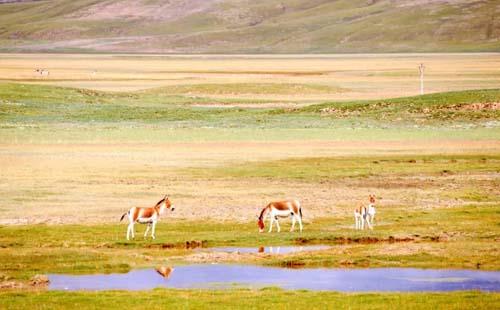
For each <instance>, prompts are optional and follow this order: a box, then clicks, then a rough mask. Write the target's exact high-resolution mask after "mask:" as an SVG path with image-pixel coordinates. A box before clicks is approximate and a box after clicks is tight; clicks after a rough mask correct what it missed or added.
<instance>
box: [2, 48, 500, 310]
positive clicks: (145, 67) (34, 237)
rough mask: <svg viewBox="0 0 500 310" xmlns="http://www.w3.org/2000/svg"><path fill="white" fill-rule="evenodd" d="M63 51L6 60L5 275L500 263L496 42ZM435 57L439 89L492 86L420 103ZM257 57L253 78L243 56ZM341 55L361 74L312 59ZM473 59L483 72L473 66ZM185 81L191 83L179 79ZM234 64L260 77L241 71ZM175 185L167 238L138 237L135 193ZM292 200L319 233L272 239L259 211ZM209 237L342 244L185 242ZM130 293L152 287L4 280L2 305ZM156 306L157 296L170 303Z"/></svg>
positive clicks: (427, 297) (270, 293) (313, 296)
mask: <svg viewBox="0 0 500 310" xmlns="http://www.w3.org/2000/svg"><path fill="white" fill-rule="evenodd" d="M57 57H63V58H65V60H67V62H62V61H59V60H58V59H57ZM57 57H56V56H53V55H43V56H42V55H9V56H6V57H3V56H2V58H1V59H0V61H1V62H2V64H3V66H1V68H0V71H2V75H1V76H2V77H3V78H4V82H5V83H0V166H1V169H0V224H1V225H2V226H0V261H2V264H1V266H0V276H1V281H3V282H6V281H7V282H8V281H17V282H19V283H24V285H26V283H27V281H28V279H30V278H31V277H32V276H33V275H35V274H38V273H42V274H43V273H53V272H62V273H95V272H116V271H123V272H125V271H128V270H130V269H133V268H141V267H150V266H156V265H159V264H168V265H176V264H185V263H196V262H214V261H215V262H228V263H231V262H239V263H241V262H243V263H252V264H265V265H273V266H307V267H317V266H329V267H330V266H332V267H346V268H359V267H374V266H388V267H423V268H467V269H476V268H479V269H486V270H499V268H500V267H499V265H498V259H497V258H498V256H499V254H500V253H499V248H498V246H497V243H498V240H499V238H500V230H499V226H498V225H499V223H498V214H499V213H500V196H499V193H498V188H499V185H500V179H499V175H500V155H499V154H500V153H499V149H500V140H499V136H500V130H499V127H498V119H499V116H500V115H499V107H498V103H499V102H500V90H499V89H498V85H499V83H498V81H499V75H498V74H499V71H498V70H497V69H496V68H498V67H499V66H495V64H497V63H498V61H499V58H498V55H496V54H495V55H451V56H450V55H446V56H443V55H441V56H438V55H415V56H401V55H400V56H398V55H396V56H394V58H393V59H392V60H391V61H390V65H387V63H389V61H388V59H389V58H388V57H389V56H387V55H386V56H365V57H361V56H352V58H350V59H346V58H345V57H347V56H344V58H342V57H340V58H336V57H326V58H321V57H319V58H314V57H313V58H312V59H308V58H304V59H295V58H293V57H292V58H287V57H278V58H277V59H274V57H250V58H248V59H247V58H244V57H241V58H238V57H236V58H229V59H226V57H221V58H220V59H219V58H209V59H208V60H206V61H205V59H201V58H198V57H193V58H187V59H186V58H183V57H178V58H175V57H166V58H162V57H159V58H156V57H142V56H126V57H125V56H103V55H99V56H93V55H87V56H81V55H64V56H57ZM384 57H385V58H384ZM420 58H422V59H426V63H429V62H435V64H436V67H434V66H431V67H433V68H436V70H437V68H440V69H439V70H441V71H439V72H440V73H434V72H429V74H430V76H432V75H433V74H436V75H434V76H433V78H432V79H431V80H434V82H435V84H434V85H436V88H430V89H431V90H432V91H442V90H462V89H468V88H491V89H483V90H464V91H456V92H446V93H434V94H428V95H425V96H413V97H401V96H404V95H406V94H411V95H414V94H415V89H414V88H415V87H414V86H415V85H413V84H415V82H416V80H415V76H413V74H409V75H406V73H405V74H403V75H400V74H396V73H397V72H398V70H406V69H404V68H408V70H409V69H410V68H413V66H414V63H413V62H414V60H420ZM247 62H248V63H251V64H252V70H253V71H252V72H249V69H248V68H244V65H243V64H245V63H247ZM438 64H439V65H440V66H442V67H439V66H438ZM34 66H44V67H48V68H51V66H54V67H56V68H57V66H60V67H59V68H58V69H54V70H52V69H51V70H52V72H53V74H52V73H51V76H50V78H49V79H46V80H41V79H34V78H33V77H32V76H31V74H32V67H34ZM91 66H96V67H98V68H99V70H98V78H96V80H92V79H90V78H89V77H88V75H85V74H88V73H89V72H90V71H89V70H90V67H91ZM328 66H339V67H341V66H346V67H345V70H344V71H343V72H344V73H343V75H342V76H341V75H338V74H340V72H341V71H335V70H332V71H329V73H325V74H323V73H321V74H319V73H314V72H313V71H315V70H317V71H319V70H320V68H322V69H325V68H326V69H325V70H327V69H328ZM349 66H350V67H349ZM384 66H385V67H384ZM387 66H390V68H389V67H387ZM358 67H361V68H363V69H357V68H358ZM347 68H350V69H347ZM384 68H385V69H384ZM457 68H468V69H469V70H470V71H469V72H475V74H476V76H475V77H473V76H472V75H463V74H462V73H460V74H459V73H457V71H460V70H459V69H457ZM130 70H137V72H140V76H135V75H134V74H133V73H132V72H131V71H130ZM162 70H163V71H164V70H166V72H167V73H162V72H160V71H162ZM197 70H198V71H197ZM384 70H387V71H384ZM264 71H265V72H264ZM429 71H432V70H429ZM345 72H349V73H348V74H347V73H345ZM377 72H378V73H377ZM381 72H391V73H390V74H388V75H385V73H384V74H382V73H381ZM101 74H103V76H102V77H101V76H99V75H101ZM371 74H373V75H371ZM378 74H382V75H384V77H382V76H379V75H378ZM172 76H174V79H176V80H172V81H170V80H168V79H169V78H170V77H172ZM181 76H183V77H189V79H185V80H184V79H183V78H180V77H181ZM146 78H147V79H146ZM233 78H234V79H236V80H238V79H240V78H241V81H240V80H238V83H234V82H232V83H229V82H228V81H233V80H234V79H233ZM148 79H150V80H148ZM207 80H208V81H209V82H207ZM438 80H439V81H438ZM141 81H147V83H144V84H141V83H142V82H141ZM149 81H152V82H151V83H150V82H149ZM186 81H189V82H186ZM410 81H411V83H412V85H411V86H410ZM122 82H123V83H122ZM191 82H192V83H191ZM240 82H241V83H243V84H239V83H240ZM358 82H359V83H358ZM123 85H126V86H125V87H122V86H123ZM437 85H439V86H437ZM62 86H72V87H75V88H67V87H62ZM129 86H133V87H129ZM226 86H227V87H226ZM365 86H366V87H367V88H365ZM375 88H377V90H376V89H375ZM136 89H140V90H138V91H136ZM378 89H380V90H381V91H379V90H378ZM109 90H113V91H109ZM120 90H124V91H120ZM342 96H344V97H342ZM388 97H400V98H390V99H388ZM360 98H361V99H360ZM340 99H342V100H340ZM164 193H169V194H170V195H171V197H172V200H173V202H174V203H175V204H176V205H177V208H176V211H175V212H174V213H171V214H168V215H167V216H166V217H165V218H163V219H162V223H161V224H160V225H159V226H158V230H157V236H158V239H157V240H156V241H143V240H140V239H141V238H139V240H137V241H133V242H126V241H125V238H124V236H125V225H124V224H123V223H121V224H120V223H118V219H119V217H120V215H121V214H122V213H123V212H125V211H126V210H127V209H128V208H130V207H131V206H135V205H145V206H149V205H151V204H153V203H154V202H155V201H156V200H158V199H159V198H161V196H162V195H163V194H164ZM370 193H374V194H376V196H377V212H378V213H377V220H376V221H377V223H376V227H375V229H374V230H373V231H363V232H360V231H355V230H354V229H353V219H352V212H353V209H354V208H355V207H357V206H359V205H360V204H365V203H366V202H367V197H368V194H370ZM284 198H299V199H300V200H301V201H302V204H303V206H304V221H305V231H304V232H303V233H302V234H299V233H289V232H288V231H287V230H288V228H289V223H288V221H287V220H284V221H282V233H280V234H267V233H266V234H258V233H257V227H256V224H255V215H256V214H257V213H258V212H259V210H260V209H261V208H262V207H263V206H264V205H265V204H266V203H267V202H268V201H270V200H274V199H284ZM20 210H22V212H20ZM142 229H143V227H139V229H138V230H139V231H138V236H141V233H142ZM192 240H198V241H204V242H205V246H223V245H246V246H256V247H257V246H264V245H286V244H330V245H332V248H331V249H329V250H326V251H324V252H314V253H300V254H291V255H285V256H269V255H257V254H256V255H245V254H227V255H221V254H220V253H219V254H209V253H198V252H194V251H193V250H189V249H186V248H185V243H186V241H192ZM3 282H2V283H3ZM124 294H125V295H127V296H132V297H133V299H134V300H135V301H137V302H139V301H140V298H139V297H138V296H137V295H134V294H135V293H124V292H107V293H104V294H102V295H99V296H100V297H99V298H97V297H96V295H95V294H93V293H58V292H55V293H54V292H30V293H26V292H19V291H14V292H1V293H0V305H1V306H5V307H14V308H16V307H18V306H19V305H20V304H19V303H20V302H22V301H23V300H24V302H26V303H27V304H30V303H32V304H35V303H42V304H44V305H47V307H50V308H53V307H58V306H60V307H63V306H65V305H66V306H67V305H68V304H72V305H86V306H88V307H96V303H99V302H100V301H101V302H109V303H110V305H111V306H115V307H117V306H119V305H120V300H121V299H123V298H124ZM152 294H156V295H157V296H158V297H159V299H161V298H162V297H165V298H164V299H161V302H164V301H165V302H168V303H177V304H178V305H186V300H185V298H186V296H191V297H193V300H194V299H197V300H196V302H195V301H193V303H191V304H190V305H189V306H192V307H198V306H199V304H198V302H200V303H202V302H203V301H207V300H210V302H218V304H219V305H220V306H221V307H222V306H227V307H230V306H232V305H234V302H235V300H241V303H240V304H239V305H241V306H247V307H252V306H254V304H253V303H252V302H253V299H254V298H258V299H263V300H269V302H270V304H273V303H278V302H282V301H283V300H285V299H287V297H290V296H292V300H296V299H299V297H300V298H303V300H304V303H305V302H306V301H307V302H309V301H314V302H315V303H317V304H318V303H319V304H318V307H320V306H319V305H320V303H322V302H325V303H329V304H330V305H332V304H333V305H338V306H339V307H344V308H349V307H354V308H357V307H358V306H359V305H360V304H359V303H362V304H365V305H366V304H367V303H368V304H370V305H373V306H374V307H381V306H382V305H384V306H386V305H387V304H391V305H394V306H398V305H402V304H404V305H405V306H406V307H407V308H412V307H417V304H415V303H416V302H418V303H420V306H422V305H423V303H427V304H428V305H429V306H433V307H434V306H436V305H441V306H442V305H447V306H449V307H456V308H463V307H468V306H469V305H470V304H471V303H474V304H475V305H476V306H477V307H484V308H486V307H491V304H494V303H495V302H498V294H496V293H493V294H483V293H477V292H470V293H452V294H427V293H423V294H379V295H376V294H338V293H312V292H302V291H298V292H288V291H280V290H274V289H264V290H257V291H254V290H248V291H247V290H242V291H240V290H233V291H231V292H230V293H221V292H218V291H216V292H206V291H194V290H193V291H172V290H157V291H156V290H155V291H154V292H152ZM167 295H168V296H167ZM341 297H342V298H341ZM243 300H244V301H243ZM135 301H134V302H135ZM156 302H159V301H155V302H152V303H151V304H152V305H154V306H157V307H159V306H161V304H157V303H156ZM186 306H187V305H186ZM299 306H300V307H302V306H303V304H301V303H299Z"/></svg>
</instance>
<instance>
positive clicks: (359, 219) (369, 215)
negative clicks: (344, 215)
mask: <svg viewBox="0 0 500 310" xmlns="http://www.w3.org/2000/svg"><path fill="white" fill-rule="evenodd" d="M369 199H370V204H369V205H368V207H365V206H360V207H359V208H357V209H355V210H354V222H355V228H356V229H365V223H366V226H367V227H368V228H370V229H373V220H374V219H375V213H376V211H375V195H370V196H369Z"/></svg>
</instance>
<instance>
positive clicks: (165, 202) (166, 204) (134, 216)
mask: <svg viewBox="0 0 500 310" xmlns="http://www.w3.org/2000/svg"><path fill="white" fill-rule="evenodd" d="M167 209H170V210H171V211H174V209H175V208H174V206H173V205H172V203H171V202H170V199H169V198H168V197H167V195H165V197H164V198H163V199H162V200H160V201H158V202H157V203H156V205H155V206H154V207H149V208H147V207H132V208H130V210H128V212H125V213H123V215H122V217H121V218H120V222H121V221H122V220H123V219H124V218H125V216H126V215H127V216H128V223H129V224H128V228H127V240H130V236H132V239H134V238H135V233H134V224H135V223H139V224H147V225H148V227H147V228H146V232H144V238H146V237H147V235H148V232H149V228H150V227H152V229H151V238H153V239H155V238H156V236H155V229H156V223H157V222H158V219H159V218H160V215H161V214H163V213H164V212H165V210H167Z"/></svg>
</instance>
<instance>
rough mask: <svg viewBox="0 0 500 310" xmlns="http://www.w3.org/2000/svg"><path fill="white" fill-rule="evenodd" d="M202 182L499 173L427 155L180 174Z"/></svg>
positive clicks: (456, 158)
mask: <svg viewBox="0 0 500 310" xmlns="http://www.w3.org/2000/svg"><path fill="white" fill-rule="evenodd" d="M182 171H184V172H185V173H189V174H192V175H193V176H196V177H205V178H213V177H220V178H237V179H241V178H266V179H285V180H286V179H289V180H300V181H309V182H318V181H324V180H329V179H339V178H366V177H371V176H378V177H380V176H407V175H420V176H424V175H433V176H439V175H450V174H457V173H458V174H460V173H465V174H467V173H474V172H492V173H498V172H500V156H496V155H488V156H484V155H427V156H421V155H419V156H386V155H382V156H369V157H368V156H363V157H361V156H360V157H341V156H339V157H312V158H296V159H283V160H274V161H265V162H247V163H243V164H236V165H226V166H222V167H216V168H187V169H184V170H182Z"/></svg>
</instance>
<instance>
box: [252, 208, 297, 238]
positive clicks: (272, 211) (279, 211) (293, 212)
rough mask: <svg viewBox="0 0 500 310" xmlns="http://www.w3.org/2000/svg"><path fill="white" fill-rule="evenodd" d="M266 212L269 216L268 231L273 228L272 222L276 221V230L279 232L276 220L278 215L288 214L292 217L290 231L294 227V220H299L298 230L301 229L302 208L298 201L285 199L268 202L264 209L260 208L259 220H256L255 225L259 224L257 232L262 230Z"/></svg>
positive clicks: (284, 215) (286, 215)
mask: <svg viewBox="0 0 500 310" xmlns="http://www.w3.org/2000/svg"><path fill="white" fill-rule="evenodd" d="M268 214H269V217H270V218H271V219H270V223H269V232H271V231H272V230H273V223H274V222H276V227H277V228H278V232H280V231H281V228H280V223H279V222H278V217H288V216H290V217H291V218H292V228H290V231H293V230H294V229H295V221H298V222H299V226H300V231H302V208H301V206H300V203H299V201H297V200H286V201H277V202H271V203H270V204H268V205H267V206H266V207H265V208H264V209H262V211H261V212H260V216H259V217H258V219H259V221H258V222H257V225H259V232H263V231H264V219H265V217H266V216H267V215H268Z"/></svg>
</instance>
